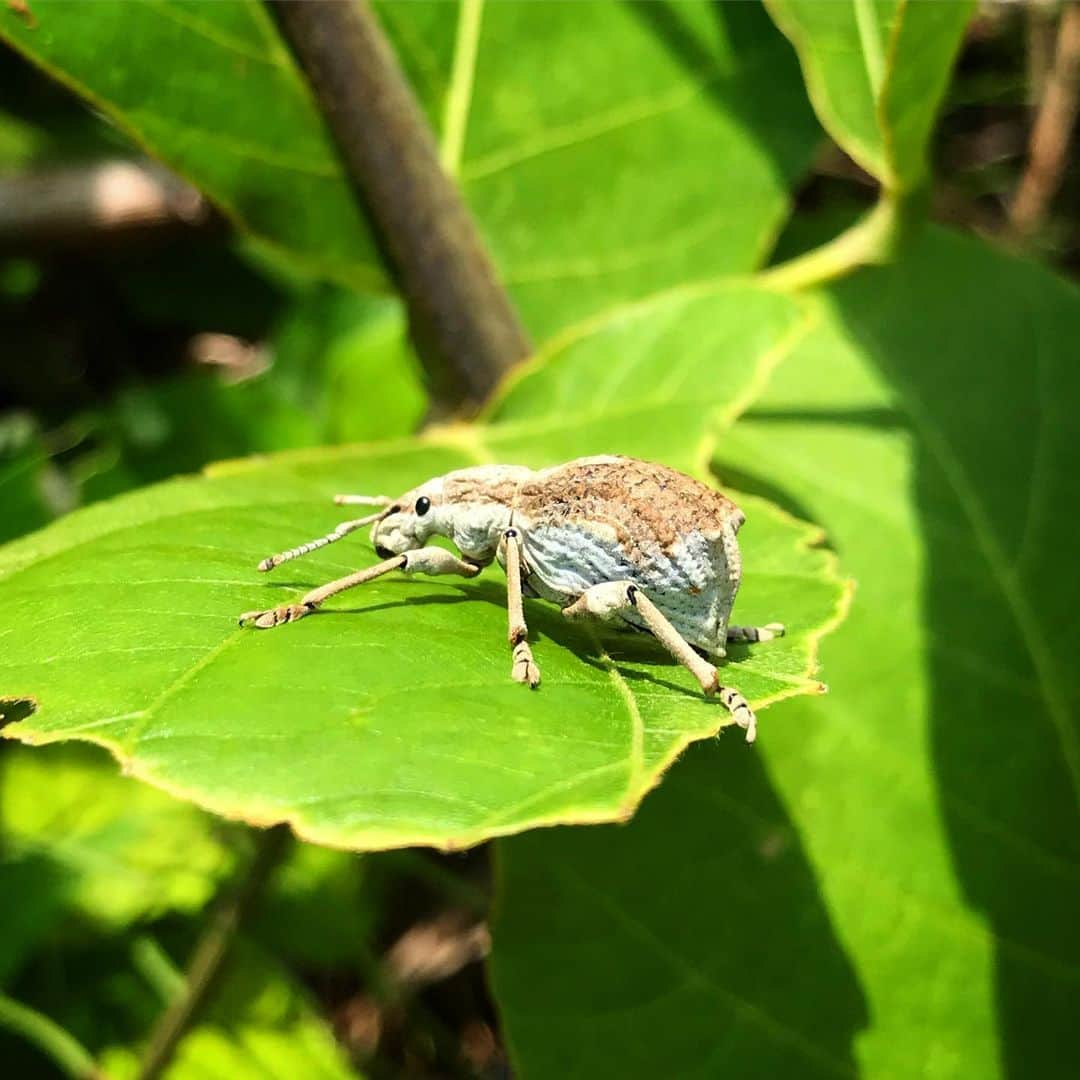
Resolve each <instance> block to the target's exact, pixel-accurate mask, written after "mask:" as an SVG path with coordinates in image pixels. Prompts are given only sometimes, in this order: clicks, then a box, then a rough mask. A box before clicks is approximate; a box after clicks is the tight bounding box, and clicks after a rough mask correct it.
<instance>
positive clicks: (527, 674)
mask: <svg viewBox="0 0 1080 1080" xmlns="http://www.w3.org/2000/svg"><path fill="white" fill-rule="evenodd" d="M503 540H504V541H505V542H506V610H507V614H508V616H509V619H510V648H511V649H513V666H512V667H511V669H510V677H511V678H512V679H513V680H514V681H515V682H520V683H528V684H529V686H532V687H536V686H539V685H540V668H538V667H537V666H536V661H535V660H533V654H532V649H530V648H529V628H528V627H527V626H526V625H525V609H524V606H523V605H522V602H521V537H520V536H519V535H518V531H517V529H507V530H506V532H505V533H504V534H503Z"/></svg>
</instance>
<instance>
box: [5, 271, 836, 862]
mask: <svg viewBox="0 0 1080 1080" xmlns="http://www.w3.org/2000/svg"><path fill="white" fill-rule="evenodd" d="M809 327H810V323H809V321H808V318H807V314H806V312H805V311H804V310H803V309H802V308H801V307H800V305H799V304H798V303H796V302H794V301H792V300H790V299H788V298H785V297H783V296H781V295H778V294H774V293H770V292H767V291H764V290H761V289H757V288H755V287H753V286H750V285H742V284H732V285H726V286H712V287H708V288H700V289H693V290H680V291H675V292H672V293H671V294H668V295H666V296H663V297H658V298H655V299H653V300H651V301H648V302H645V303H642V304H639V305H635V306H631V307H628V308H625V309H617V310H616V311H615V312H613V313H612V314H611V316H610V317H609V318H607V319H606V320H598V321H597V322H595V323H594V324H592V325H591V326H589V327H587V328H583V329H581V330H579V331H576V332H575V333H573V334H568V335H567V336H566V339H565V340H564V342H563V343H562V345H561V346H557V347H554V346H553V347H552V348H551V349H550V350H549V351H548V352H547V353H545V354H544V355H543V356H542V357H540V358H538V359H537V361H536V362H535V363H534V365H532V366H531V367H530V368H528V369H526V370H525V372H524V373H523V375H522V376H521V377H520V379H519V380H518V381H517V382H516V383H515V384H514V385H513V386H512V387H510V388H509V389H508V391H507V392H506V394H505V395H504V396H503V397H502V398H501V399H500V401H499V402H498V403H497V404H496V405H495V406H494V407H493V410H492V414H491V416H490V417H489V420H488V423H487V424H486V425H482V426H475V427H471V428H450V429H444V430H443V431H440V432H435V433H432V434H429V435H427V436H425V437H423V438H417V439H414V440H411V441H403V442H399V443H389V444H381V445H380V444H374V445H371V446H368V447H359V448H352V449H349V450H330V451H325V450H315V451H306V452H303V451H302V452H297V453H295V454H288V455H283V456H279V457H277V458H270V459H265V460H254V461H248V462H239V463H234V464H232V465H229V466H226V467H222V468H219V469H217V470H215V472H214V474H213V475H212V476H211V477H210V478H202V479H183V480H176V481H173V482H170V483H167V484H163V485H161V486H158V487H155V488H151V489H149V490H146V491H143V492H139V493H137V494H135V495H132V496H130V497H126V498H122V499H118V500H116V501H114V502H112V503H109V504H106V505H102V506H99V507H92V508H90V509H88V510H86V511H83V512H81V513H78V514H75V515H72V516H70V517H68V518H67V519H65V520H64V521H62V522H60V523H58V524H57V525H56V526H55V527H53V528H52V529H51V530H46V531H45V532H42V533H39V534H37V535H36V536H34V537H30V538H27V539H26V540H24V541H22V542H20V543H18V544H14V545H11V546H9V547H8V548H7V549H5V551H4V552H3V553H2V554H0V603H2V604H3V605H4V609H5V611H7V612H8V617H9V619H10V622H9V624H8V625H9V628H8V629H5V630H0V635H2V636H0V643H2V648H3V652H2V655H0V680H2V684H3V686H4V692H5V693H8V694H12V695H19V696H32V697H33V698H35V699H36V700H37V702H38V704H39V706H40V708H39V711H38V712H36V713H35V714H34V715H33V716H32V717H30V718H29V719H27V720H24V721H22V722H20V723H18V724H14V725H11V726H9V728H8V729H7V730H6V733H7V734H12V735H15V736H17V737H19V738H21V739H24V740H27V741H31V742H50V741H54V740H58V739H68V738H79V739H88V740H91V741H94V742H99V743H102V744H103V745H105V746H107V747H109V748H110V749H111V750H112V751H113V752H114V753H115V754H116V755H117V756H118V757H119V758H120V759H121V760H123V761H124V762H125V765H126V767H127V769H128V770H129V771H130V772H132V773H133V774H135V775H136V776H139V777H141V778H143V779H146V780H149V781H151V782H153V783H155V784H158V785H159V786H162V787H165V788H167V789H168V790H169V791H171V792H173V793H175V794H179V795H182V796H184V797H187V798H190V799H192V800H194V801H196V802H198V803H199V804H201V805H203V806H206V807H209V808H212V809H214V810H216V811H218V812H219V813H223V814H227V815H232V816H237V817H243V818H244V819H246V820H249V821H254V822H263V823H269V822H272V821H279V820H283V819H284V820H289V821H290V822H292V823H293V825H294V826H295V828H296V829H297V831H298V832H299V833H300V834H301V835H302V836H304V837H307V838H310V839H313V840H317V841H319V842H322V843H326V844H331V845H337V846H345V847H356V848H380V847H394V846H401V845H407V844H417V843H425V844H434V845H439V846H443V847H454V846H462V845H466V844H472V843H477V842H479V841H480V840H483V839H485V838H486V837H489V836H493V835H498V834H504V833H509V832H515V831H519V830H521V829H524V828H527V827H530V826H533V825H538V824H546V823H554V822H561V821H574V822H578V821H602V820H613V819H619V818H624V817H626V816H627V815H629V814H630V813H632V812H633V810H634V808H635V806H636V805H637V803H638V801H639V800H640V799H641V798H642V796H643V795H644V794H645V793H646V792H647V791H648V790H649V789H650V788H651V787H652V786H653V785H654V784H655V783H656V782H657V780H658V778H659V776H660V775H661V773H662V772H663V770H664V769H665V768H666V767H667V765H668V764H669V763H670V761H671V760H672V759H673V758H674V757H675V756H676V755H677V754H678V753H679V752H680V751H681V749H682V748H683V747H684V746H685V745H686V744H687V743H688V742H689V741H691V740H693V739H699V738H705V737H708V736H710V735H712V734H714V733H715V732H716V731H717V730H718V729H719V728H720V727H721V725H723V724H725V723H726V722H728V720H729V717H728V714H727V712H726V710H724V708H723V707H722V706H721V705H719V704H718V703H717V702H716V701H706V700H704V699H703V698H702V697H701V695H700V693H699V692H698V691H697V690H696V688H695V684H693V682H692V680H691V678H690V677H689V676H688V675H687V674H686V673H685V672H683V671H682V669H680V668H674V667H673V666H672V665H670V664H668V663H666V662H665V660H664V656H663V654H662V651H661V650H660V649H659V648H658V647H657V646H656V645H655V643H653V642H652V641H650V640H649V639H645V638H630V639H628V640H624V641H613V642H611V643H609V644H607V645H606V646H605V647H604V648H601V647H600V646H599V645H598V643H597V639H596V637H595V635H594V633H593V632H592V631H591V629H589V628H587V627H581V626H580V625H577V624H568V623H566V622H565V621H564V620H563V619H562V618H561V616H560V615H559V614H558V612H557V611H556V610H554V609H553V608H551V607H549V606H547V605H545V604H543V603H539V602H537V603H536V604H535V605H534V604H532V603H530V604H529V606H528V619H529V621H530V626H531V629H532V632H533V637H534V640H535V641H536V646H535V648H536V653H537V658H538V661H539V663H540V665H541V667H542V669H543V671H544V678H545V681H544V686H543V688H542V689H541V690H540V691H539V692H537V693H530V692H528V691H526V690H524V689H523V688H522V687H521V686H518V685H515V684H513V683H512V682H511V681H510V679H509V658H508V650H507V648H506V644H505V642H506V613H505V597H504V588H505V587H504V585H503V583H502V577H501V574H500V573H498V572H497V570H495V569H492V570H489V571H487V572H485V574H484V575H482V576H481V577H480V578H479V579H477V580H476V581H475V582H470V583H461V584H458V583H454V582H448V581H446V580H445V579H444V580H434V581H431V582H427V581H416V580H413V581H398V580H392V579H390V578H385V579H380V580H379V581H377V582H374V583H372V584H370V585H369V586H366V587H365V589H364V590H363V591H362V593H357V594H354V595H352V596H348V597H343V598H342V599H341V601H339V602H338V603H336V604H332V605H330V608H333V609H337V610H336V613H331V612H330V611H329V610H328V611H327V613H324V614H321V615H319V616H318V617H312V618H309V619H307V620H305V621H303V622H300V623H298V624H296V625H292V626H287V627H283V628H281V629H279V630H276V631H274V632H273V633H259V632H255V631H252V630H250V629H238V628H237V627H236V616H237V615H238V614H239V613H240V612H241V611H245V610H249V609H252V608H258V607H267V606H272V605H274V604H276V603H280V602H283V601H285V600H287V599H289V598H292V597H295V596H297V595H298V594H300V593H302V592H303V591H305V590H306V589H307V588H309V587H311V586H312V585H314V584H317V583H318V582H320V581H325V580H327V579H329V578H331V577H336V576H340V575H341V574H342V573H344V572H345V571H346V570H348V569H351V568H353V567H355V566H356V565H357V564H368V563H372V562H374V561H375V559H374V555H373V553H372V552H371V551H370V550H369V549H367V546H366V545H365V544H363V543H356V542H350V544H349V545H340V546H337V547H332V548H328V549H325V550H323V551H321V552H319V553H317V554H316V555H314V556H312V557H311V558H310V559H309V560H306V561H304V562H303V563H297V564H295V565H291V566H289V568H288V570H285V571H284V572H281V573H278V574H276V575H275V576H274V577H273V578H271V579H269V580H268V579H266V578H260V576H259V575H257V574H256V573H255V571H254V567H255V565H256V563H257V562H258V561H259V559H260V558H261V557H263V556H264V555H266V554H267V553H269V552H271V551H275V550H281V549H282V548H283V547H285V546H288V545H290V544H293V543H295V542H297V541H299V540H304V539H308V538H309V537H311V536H312V535H318V534H320V533H322V532H324V531H325V530H326V529H327V528H328V527H329V526H330V525H332V524H333V523H334V521H335V520H336V519H337V518H338V517H340V512H335V510H334V508H333V506H332V505H330V500H329V496H330V495H331V494H332V493H333V492H335V491H340V490H346V491H349V490H351V491H358V490H359V491H367V492H369V493H370V492H384V491H385V492H393V493H397V492H401V491H405V490H408V489H409V488H410V487H412V486H414V485H416V484H417V483H418V482H421V481H422V480H424V479H426V478H429V477H431V476H435V475H439V474H441V473H444V472H446V471H448V470H450V469H453V468H456V467H461V466H465V465H469V464H476V463H477V462H483V461H492V460H498V459H502V460H507V461H518V462H523V463H527V464H530V465H532V466H535V467H539V466H543V465H547V464H551V463H554V462H557V461H560V460H566V459H568V458H571V457H574V456H576V455H580V454H587V453H592V452H596V451H601V450H602V451H606V452H620V451H621V452H625V453H630V454H635V455H638V456H646V457H653V458H658V459H661V460H664V461H667V462H668V463H670V464H672V465H674V466H676V467H682V468H684V469H687V470H693V471H696V472H697V473H698V474H699V475H704V466H703V463H704V462H705V461H706V460H707V459H708V454H709V452H710V450H711V446H712V440H711V437H710V432H711V430H712V428H713V426H714V423H715V419H716V418H717V417H719V416H720V415H721V414H722V413H723V412H724V411H731V410H735V409H737V408H738V407H739V405H740V403H741V402H742V401H744V400H745V399H746V398H747V397H748V396H749V395H751V394H752V393H754V392H755V390H756V388H757V386H758V384H759V383H760V381H761V380H762V378H763V377H764V376H765V374H766V373H767V371H768V370H769V368H770V367H771V366H772V365H774V364H775V363H776V362H778V360H779V359H780V357H781V356H782V355H783V353H784V352H785V351H786V350H788V349H790V348H791V347H792V346H793V345H794V343H795V342H797V341H798V340H800V339H801V337H803V336H805V335H806V333H808V332H809ZM672 357H677V358H678V360H677V363H673V362H672V360H671V358H672ZM743 502H744V507H745V509H746V511H747V513H748V516H749V522H748V524H747V526H746V527H745V529H744V531H743V533H742V534H741V538H742V544H743V549H744V552H745V558H744V562H745V564H746V573H745V578H744V590H745V592H744V593H743V594H742V595H741V598H740V602H739V604H738V606H737V609H736V611H737V617H738V618H739V619H740V620H741V621H747V622H755V621H758V622H760V621H768V620H771V619H774V618H782V619H783V620H784V621H785V622H786V623H787V625H788V628H789V634H788V636H787V637H785V638H784V639H782V640H780V641H776V642H770V643H767V644H766V645H764V646H760V647H757V648H755V649H752V650H751V649H746V648H741V649H738V650H735V649H733V650H732V653H733V656H732V662H731V663H730V664H729V667H728V674H727V678H728V679H729V680H730V682H731V683H732V684H733V685H735V686H737V687H739V688H740V689H741V690H742V691H743V692H744V693H745V694H746V695H747V697H749V698H750V699H751V700H752V701H754V702H756V703H757V704H758V705H759V706H761V705H764V704H766V703H767V702H770V701H774V700H777V699H778V698H781V697H786V696H789V695H791V694H797V693H805V692H815V691H817V690H818V689H819V688H820V687H819V684H818V683H817V682H816V681H815V680H814V678H813V677H812V676H813V670H814V666H815V664H814V652H815V650H816V642H817V639H818V637H819V636H820V634H821V633H822V632H823V630H824V629H825V628H826V627H827V626H829V625H831V624H832V622H833V621H834V620H835V619H836V617H837V612H838V607H839V605H840V604H841V603H842V600H843V597H844V594H845V589H844V586H843V583H842V582H841V581H840V580H839V579H838V578H837V577H836V575H835V572H834V570H833V567H832V561H831V558H830V557H829V556H828V555H827V554H826V553H824V552H822V551H820V550H819V549H817V548H816V547H814V546H813V544H814V542H815V533H814V531H813V530H811V529H808V528H807V527H805V526H803V525H801V524H800V523H798V522H796V521H794V520H792V519H790V518H788V517H787V516H786V515H784V514H782V513H780V512H779V511H777V510H775V509H774V508H772V507H770V506H769V505H768V504H767V503H765V502H763V501H762V500H758V499H753V498H747V499H745V500H743ZM346 612H351V613H352V614H346ZM30 624H32V625H33V626H34V628H35V629H34V633H33V634H26V633H20V632H18V629H17V628H19V627H20V626H24V625H30ZM567 717H573V718H574V719H573V723H572V724H571V725H569V726H568V724H567Z"/></svg>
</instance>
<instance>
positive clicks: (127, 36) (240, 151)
mask: <svg viewBox="0 0 1080 1080" xmlns="http://www.w3.org/2000/svg"><path fill="white" fill-rule="evenodd" d="M33 14H34V22H33V24H30V23H28V22H27V21H26V20H24V19H23V18H22V17H21V16H20V15H19V14H18V12H16V11H15V10H14V9H13V8H12V7H10V5H5V7H4V8H2V9H0V34H2V36H3V37H4V39H5V40H6V41H8V42H9V43H10V44H11V45H13V46H15V48H17V49H18V50H19V51H20V52H23V53H24V54H25V55H27V56H28V57H30V59H32V60H34V61H35V62H36V63H38V64H40V65H42V66H43V67H44V68H45V70H46V71H48V72H49V74H51V75H53V76H54V77H56V78H58V79H60V80H61V81H63V82H65V83H67V84H68V85H69V86H70V87H72V89H74V90H75V91H77V92H78V93H79V94H80V95H81V96H83V97H84V98H86V99H88V100H89V101H90V102H91V103H92V104H93V105H94V106H96V107H97V108H99V109H100V110H102V111H103V112H105V113H106V114H107V115H108V116H109V118H110V119H111V120H112V121H113V122H114V123H116V124H118V125H119V126H120V127H121V128H122V129H123V130H124V131H125V132H126V133H127V134H128V135H130V136H131V137H132V138H133V139H134V140H135V141H136V142H137V143H139V145H141V146H143V147H145V148H146V149H147V150H149V151H150V152H151V153H153V154H155V155H157V156H159V157H160V158H161V159H162V160H163V161H165V162H166V163H167V164H168V165H170V166H171V167H172V168H174V169H175V170H176V171H177V172H179V173H180V174H181V175H182V176H184V177H186V178H187V179H189V180H191V181H192V183H194V184H195V185H196V186H198V188H199V189H200V190H201V191H203V192H205V193H206V194H207V195H209V196H210V198H212V199H213V200H214V202H215V203H216V204H217V205H218V206H219V207H220V208H221V209H222V210H224V211H225V212H226V213H227V214H228V215H229V216H230V217H231V218H232V219H233V220H234V221H236V222H237V224H239V225H240V226H242V227H243V228H245V229H247V230H249V231H250V232H251V233H253V234H254V235H255V236H257V237H259V238H261V239H262V240H263V241H264V242H266V243H267V244H269V245H271V246H272V247H274V248H276V249H279V250H281V251H284V252H287V253H288V255H289V257H290V259H292V260H294V261H302V262H303V263H304V264H305V265H306V266H308V267H309V268H310V269H311V270H313V271H314V272H316V273H320V274H324V275H327V276H330V277H334V278H337V279H339V280H344V281H347V282H349V283H350V284H353V285H356V286H359V287H364V288H372V287H381V286H382V285H383V282H384V279H383V275H382V269H381V267H380V265H379V262H378V259H377V258H376V256H375V254H374V249H373V246H372V243H371V240H370V237H369V234H368V231H367V226H366V224H365V222H364V221H363V218H362V216H361V214H360V212H359V210H357V208H356V205H355V202H354V200H353V198H352V195H351V193H350V191H349V190H348V187H347V186H346V184H345V181H344V179H343V177H342V173H341V168H340V166H339V164H338V162H337V158H336V157H335V154H334V151H333V149H332V147H331V145H330V142H329V139H328V137H327V135H326V134H325V132H324V130H323V126H322V121H321V119H320V117H319V114H318V111H317V109H316V107H315V104H314V102H313V101H312V99H311V96H310V92H309V91H308V90H307V88H306V87H305V85H304V83H303V82H302V80H301V78H300V75H299V73H298V72H297V69H296V66H295V64H294V63H293V61H292V58H291V57H290V56H289V54H288V52H287V50H286V49H285V47H284V45H283V44H282V42H281V40H280V38H279V37H278V34H277V30H276V28H275V27H274V25H273V22H272V21H271V18H270V16H269V14H268V13H267V11H266V9H265V7H264V6H263V5H262V4H259V3H256V2H255V0H222V2H220V3H214V4H199V5H192V4H185V3H181V2H178V0H146V2H143V3H139V4H131V3H127V2H125V0H102V2H100V3H95V4H92V5H86V4H83V3H79V2H77V0H57V2H56V3H49V4H34V5H33ZM102 57H108V58H109V62H108V63H102ZM221 72H227V73H228V78H227V79H222V78H220V77H219V73H221Z"/></svg>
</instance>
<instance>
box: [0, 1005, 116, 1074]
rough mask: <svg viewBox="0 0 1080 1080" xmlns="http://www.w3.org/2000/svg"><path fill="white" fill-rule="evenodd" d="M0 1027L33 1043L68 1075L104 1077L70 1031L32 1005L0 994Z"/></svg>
mask: <svg viewBox="0 0 1080 1080" xmlns="http://www.w3.org/2000/svg"><path fill="white" fill-rule="evenodd" d="M0 1027H3V1028H7V1030H8V1031H13V1032H15V1034H17V1035H21V1036H22V1037H23V1038H24V1039H26V1040H27V1041H28V1042H31V1043H33V1044H34V1045H35V1046H36V1047H37V1048H38V1049H39V1050H40V1051H41V1052H42V1053H43V1054H46V1055H47V1056H48V1057H49V1059H50V1060H51V1061H52V1062H53V1063H54V1064H55V1065H56V1066H57V1067H58V1068H59V1069H60V1070H62V1071H63V1072H64V1073H66V1074H67V1075H68V1076H72V1077H76V1078H78V1080H104V1075H103V1074H102V1073H101V1072H100V1070H99V1069H98V1067H97V1065H95V1064H94V1059H93V1057H92V1056H91V1054H90V1051H89V1050H87V1049H86V1047H84V1046H83V1045H82V1043H80V1042H79V1041H78V1040H77V1039H76V1038H75V1036H74V1035H71V1034H69V1033H68V1032H67V1031H65V1030H64V1029H63V1028H62V1027H61V1026H60V1025H59V1024H57V1023H56V1022H55V1021H53V1020H50V1019H49V1018H48V1017H47V1016H44V1015H43V1014H42V1013H39V1012H38V1011H37V1010H36V1009H32V1008H30V1006H28V1005H23V1004H22V1003H21V1002H18V1001H15V1000H13V999H12V998H9V997H7V995H5V994H0Z"/></svg>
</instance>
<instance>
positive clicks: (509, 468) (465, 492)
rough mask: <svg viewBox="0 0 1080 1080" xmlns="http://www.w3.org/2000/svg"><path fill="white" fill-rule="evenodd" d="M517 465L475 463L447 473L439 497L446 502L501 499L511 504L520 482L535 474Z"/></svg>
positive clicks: (496, 501)
mask: <svg viewBox="0 0 1080 1080" xmlns="http://www.w3.org/2000/svg"><path fill="white" fill-rule="evenodd" d="M537 475H538V474H537V473H534V472H533V471H532V469H526V468H524V467H523V466H520V465H478V466H475V467H474V468H471V469H458V471H457V472H452V473H447V474H446V477H445V478H444V481H443V500H444V501H445V502H448V503H460V504H468V503H501V504H502V505H503V506H513V505H514V498H515V496H516V495H517V492H518V489H519V488H520V486H521V484H522V482H523V481H524V480H525V479H526V478H528V477H534V476H537Z"/></svg>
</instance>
